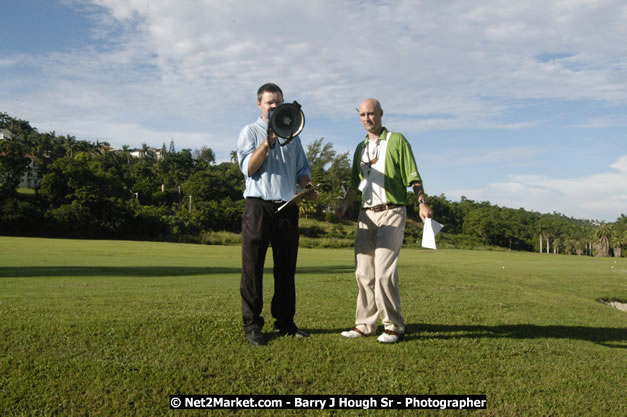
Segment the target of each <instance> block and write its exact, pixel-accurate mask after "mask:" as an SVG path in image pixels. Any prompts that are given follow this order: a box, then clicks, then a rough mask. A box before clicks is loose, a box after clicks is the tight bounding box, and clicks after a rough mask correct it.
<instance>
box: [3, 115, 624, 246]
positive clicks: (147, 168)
mask: <svg viewBox="0 0 627 417" xmlns="http://www.w3.org/2000/svg"><path fill="white" fill-rule="evenodd" d="M0 129H3V131H4V132H9V133H8V134H7V135H4V136H5V137H4V139H2V140H0V233H1V234H5V235H31V236H59V237H77V238H121V239H162V240H177V241H194V237H197V236H199V235H200V234H202V233H206V232H208V231H229V232H235V233H238V232H239V230H240V226H241V217H242V213H243V207H244V200H243V191H244V178H243V175H242V173H241V171H240V169H239V166H238V165H237V158H236V154H235V152H232V153H231V161H230V162H225V163H221V164H217V163H216V161H215V154H214V153H213V151H212V150H211V149H210V148H208V147H203V148H202V149H200V150H193V151H192V150H191V149H182V150H180V151H177V150H176V148H175V145H174V142H173V141H171V142H170V145H169V147H166V145H165V143H164V144H163V146H162V147H161V149H154V148H150V147H149V146H147V145H146V144H142V147H141V148H140V149H136V150H132V149H130V148H129V147H128V146H126V145H125V146H123V147H122V149H113V148H111V146H109V144H108V143H107V142H100V141H96V142H90V141H83V140H77V139H76V138H75V137H73V136H70V135H56V134H55V132H47V133H39V132H38V131H37V129H35V128H33V127H32V126H31V125H30V123H29V122H27V121H24V120H19V119H15V118H13V117H11V116H9V115H7V114H6V113H0ZM306 153H307V158H308V160H309V163H310V165H311V170H312V179H313V181H314V183H316V184H320V190H321V192H320V198H319V199H318V200H317V201H315V202H312V201H307V202H304V203H301V206H300V210H301V214H303V215H305V216H308V217H309V216H310V217H312V218H316V219H318V220H320V221H327V222H336V221H337V220H336V219H335V218H334V215H333V212H334V209H335V207H336V206H337V204H338V203H339V201H340V200H341V199H342V198H343V196H344V195H345V193H346V189H347V187H348V181H349V178H350V171H351V159H352V158H351V155H349V154H348V153H341V154H338V153H337V152H336V151H335V150H334V149H333V145H332V144H331V143H328V142H327V143H325V141H324V139H323V138H321V139H318V140H316V141H314V142H313V143H311V144H309V145H308V146H307V150H306ZM33 168H35V169H36V172H35V174H34V175H35V177H36V182H35V185H34V189H33V190H32V193H29V192H25V191H28V190H23V189H20V188H19V184H20V180H21V178H22V177H23V175H24V174H25V173H26V172H28V170H29V169H33ZM408 194H409V197H410V200H411V201H412V204H411V205H410V206H409V207H408V215H409V218H410V221H409V223H408V227H407V230H406V240H407V241H408V242H409V241H415V240H418V239H419V238H420V236H421V229H420V227H419V220H418V217H417V211H416V210H415V203H416V202H415V196H414V195H413V193H408ZM429 203H430V205H431V206H432V207H433V209H434V211H435V213H436V219H437V220H438V221H439V222H440V223H443V224H444V225H445V229H444V230H443V234H442V241H443V242H445V243H446V242H448V243H449V245H450V246H456V247H475V246H484V245H485V246H498V247H503V248H508V249H511V250H524V251H538V252H543V253H553V254H557V253H562V254H579V255H600V256H610V255H612V254H613V255H614V256H623V252H624V248H625V246H626V245H627V217H626V216H625V215H624V214H621V216H620V217H619V218H618V219H617V220H616V222H614V223H603V222H596V221H592V220H581V219H574V218H570V217H567V216H565V215H563V214H560V213H548V214H547V213H545V214H541V213H537V212H533V211H527V210H525V209H522V208H520V209H512V208H507V207H499V206H497V205H493V204H490V203H489V202H487V201H473V200H470V199H467V198H465V197H462V199H461V201H459V202H455V201H451V200H449V199H447V198H446V196H445V195H443V194H441V195H439V196H430V197H429ZM358 212H359V203H358V202H355V203H354V205H353V207H351V208H349V210H348V212H347V215H346V218H347V220H349V221H350V220H353V221H354V220H356V218H357V215H358Z"/></svg>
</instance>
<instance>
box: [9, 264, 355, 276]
mask: <svg viewBox="0 0 627 417" xmlns="http://www.w3.org/2000/svg"><path fill="white" fill-rule="evenodd" d="M241 271H242V270H241V268H239V267H211V266H207V267H189V266H181V267H176V266H11V267H0V278H34V277H100V276H107V277H109V276H120V277H177V276H193V275H221V274H222V275H228V274H233V275H237V276H239V274H240V273H241ZM351 271H353V266H346V265H330V266H329V265H327V266H317V267H305V268H298V269H297V271H296V274H297V275H298V274H333V273H336V274H337V273H345V272H351ZM264 274H265V275H267V276H269V277H271V276H272V268H265V269H264Z"/></svg>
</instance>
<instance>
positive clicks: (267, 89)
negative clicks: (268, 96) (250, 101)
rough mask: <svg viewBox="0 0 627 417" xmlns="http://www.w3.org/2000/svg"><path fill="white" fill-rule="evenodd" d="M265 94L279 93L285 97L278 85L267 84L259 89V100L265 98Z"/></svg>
mask: <svg viewBox="0 0 627 417" xmlns="http://www.w3.org/2000/svg"><path fill="white" fill-rule="evenodd" d="M265 92H268V93H279V94H281V97H283V91H281V88H280V87H279V86H278V85H276V84H274V83H265V84H264V85H262V86H261V87H259V90H257V100H261V96H263V93H265Z"/></svg>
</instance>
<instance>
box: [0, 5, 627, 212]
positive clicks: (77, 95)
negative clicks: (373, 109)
mask: <svg viewBox="0 0 627 417" xmlns="http://www.w3.org/2000/svg"><path fill="white" fill-rule="evenodd" d="M518 3H520V4H518ZM0 39H2V42H0V111H2V112H6V113H8V114H9V115H11V116H14V117H18V118H20V119H24V120H28V121H30V122H31V124H32V125H33V126H34V127H36V128H37V129H38V130H39V131H40V132H47V131H52V130H54V131H55V132H56V133H57V134H71V135H74V136H76V137H77V138H79V139H84V140H106V141H108V142H110V143H111V144H112V145H113V146H115V147H121V146H122V145H124V144H127V145H129V146H131V147H140V146H141V144H142V143H146V144H148V145H150V146H154V147H161V145H162V144H163V143H166V145H168V144H169V143H170V140H174V142H175V144H176V148H177V149H182V148H191V149H199V148H200V147H202V146H204V145H205V146H209V147H210V148H212V149H213V150H214V151H215V152H216V155H217V158H218V160H219V161H225V160H228V159H229V153H230V151H231V150H234V149H235V143H236V138H237V135H238V133H239V131H240V129H241V128H242V127H243V126H244V125H245V124H247V123H250V122H252V121H254V119H255V118H256V117H257V115H258V109H257V107H256V105H255V99H256V97H255V93H256V90H257V88H258V87H259V86H260V85H261V84H263V83H265V82H268V81H272V82H276V83H277V84H279V85H280V86H281V87H282V89H283V91H284V93H285V99H286V100H287V101H292V100H298V102H299V103H301V105H302V106H303V111H304V112H305V115H306V126H305V130H304V131H303V133H302V134H301V138H302V140H303V142H304V144H305V145H307V144H309V143H311V142H313V141H314V140H316V139H318V138H320V137H324V138H325V141H327V142H331V143H333V145H334V148H335V149H336V150H337V151H338V152H347V151H348V152H350V153H351V155H352V152H353V150H354V147H355V145H356V144H357V142H358V141H359V140H361V138H362V137H363V135H364V131H363V128H362V127H361V124H360V122H359V119H358V117H357V113H356V111H355V107H356V106H358V105H359V103H360V102H361V101H362V100H363V99H365V98H368V97H375V98H378V99H379V100H380V101H381V103H382V106H383V109H384V112H385V115H384V119H383V121H384V124H385V125H386V126H387V127H388V128H389V129H391V130H393V131H400V132H402V133H404V134H405V136H406V137H407V138H408V139H409V140H410V143H411V144H412V147H413V149H414V153H415V155H416V159H417V162H418V166H419V170H420V172H421V175H422V177H423V179H424V183H425V188H426V191H427V193H430V194H436V195H439V194H445V195H446V196H447V197H448V198H449V199H451V200H455V201H457V200H459V199H460V198H461V196H465V197H467V198H469V199H473V200H480V201H485V200H487V201H490V202H491V203H493V204H498V205H500V206H506V207H513V208H519V207H523V208H525V209H527V210H533V211H537V212H541V213H547V212H549V213H550V212H560V213H563V214H565V215H567V216H570V217H575V218H584V219H597V220H603V221H615V220H616V218H617V217H619V216H620V214H621V213H625V214H627V145H626V144H627V140H626V139H627V42H625V39H627V3H625V2H624V1H623V0H616V1H610V0H595V1H590V0H563V1H559V2H557V1H553V2H551V1H550V2H546V1H545V0H542V1H533V0H532V1H525V2H511V1H509V0H504V1H497V0H486V1H480V2H468V1H465V0H464V1H461V0H460V1H438V2H434V1H404V0H395V1H386V0H379V1H369V0H363V1H352V0H350V1H349V0H323V1H316V0H311V1H308V2H295V1H289V0H286V1H283V0H280V1H278V0H268V1H264V2H258V1H241V2H226V1H217V0H216V1H213V0H205V1H191V0H190V1H182V2H173V1H170V0H63V1H61V0H59V1H52V0H47V1H44V0H2V14H0ZM435 217H436V219H437V213H436V216H435Z"/></svg>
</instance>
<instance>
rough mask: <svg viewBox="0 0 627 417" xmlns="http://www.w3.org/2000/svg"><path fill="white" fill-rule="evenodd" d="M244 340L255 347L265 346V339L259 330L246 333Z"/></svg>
mask: <svg viewBox="0 0 627 417" xmlns="http://www.w3.org/2000/svg"><path fill="white" fill-rule="evenodd" d="M246 339H248V343H250V344H251V345H255V346H261V345H265V344H266V338H265V337H263V335H262V334H261V331H260V330H259V329H253V330H251V331H249V332H248V333H246Z"/></svg>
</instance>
